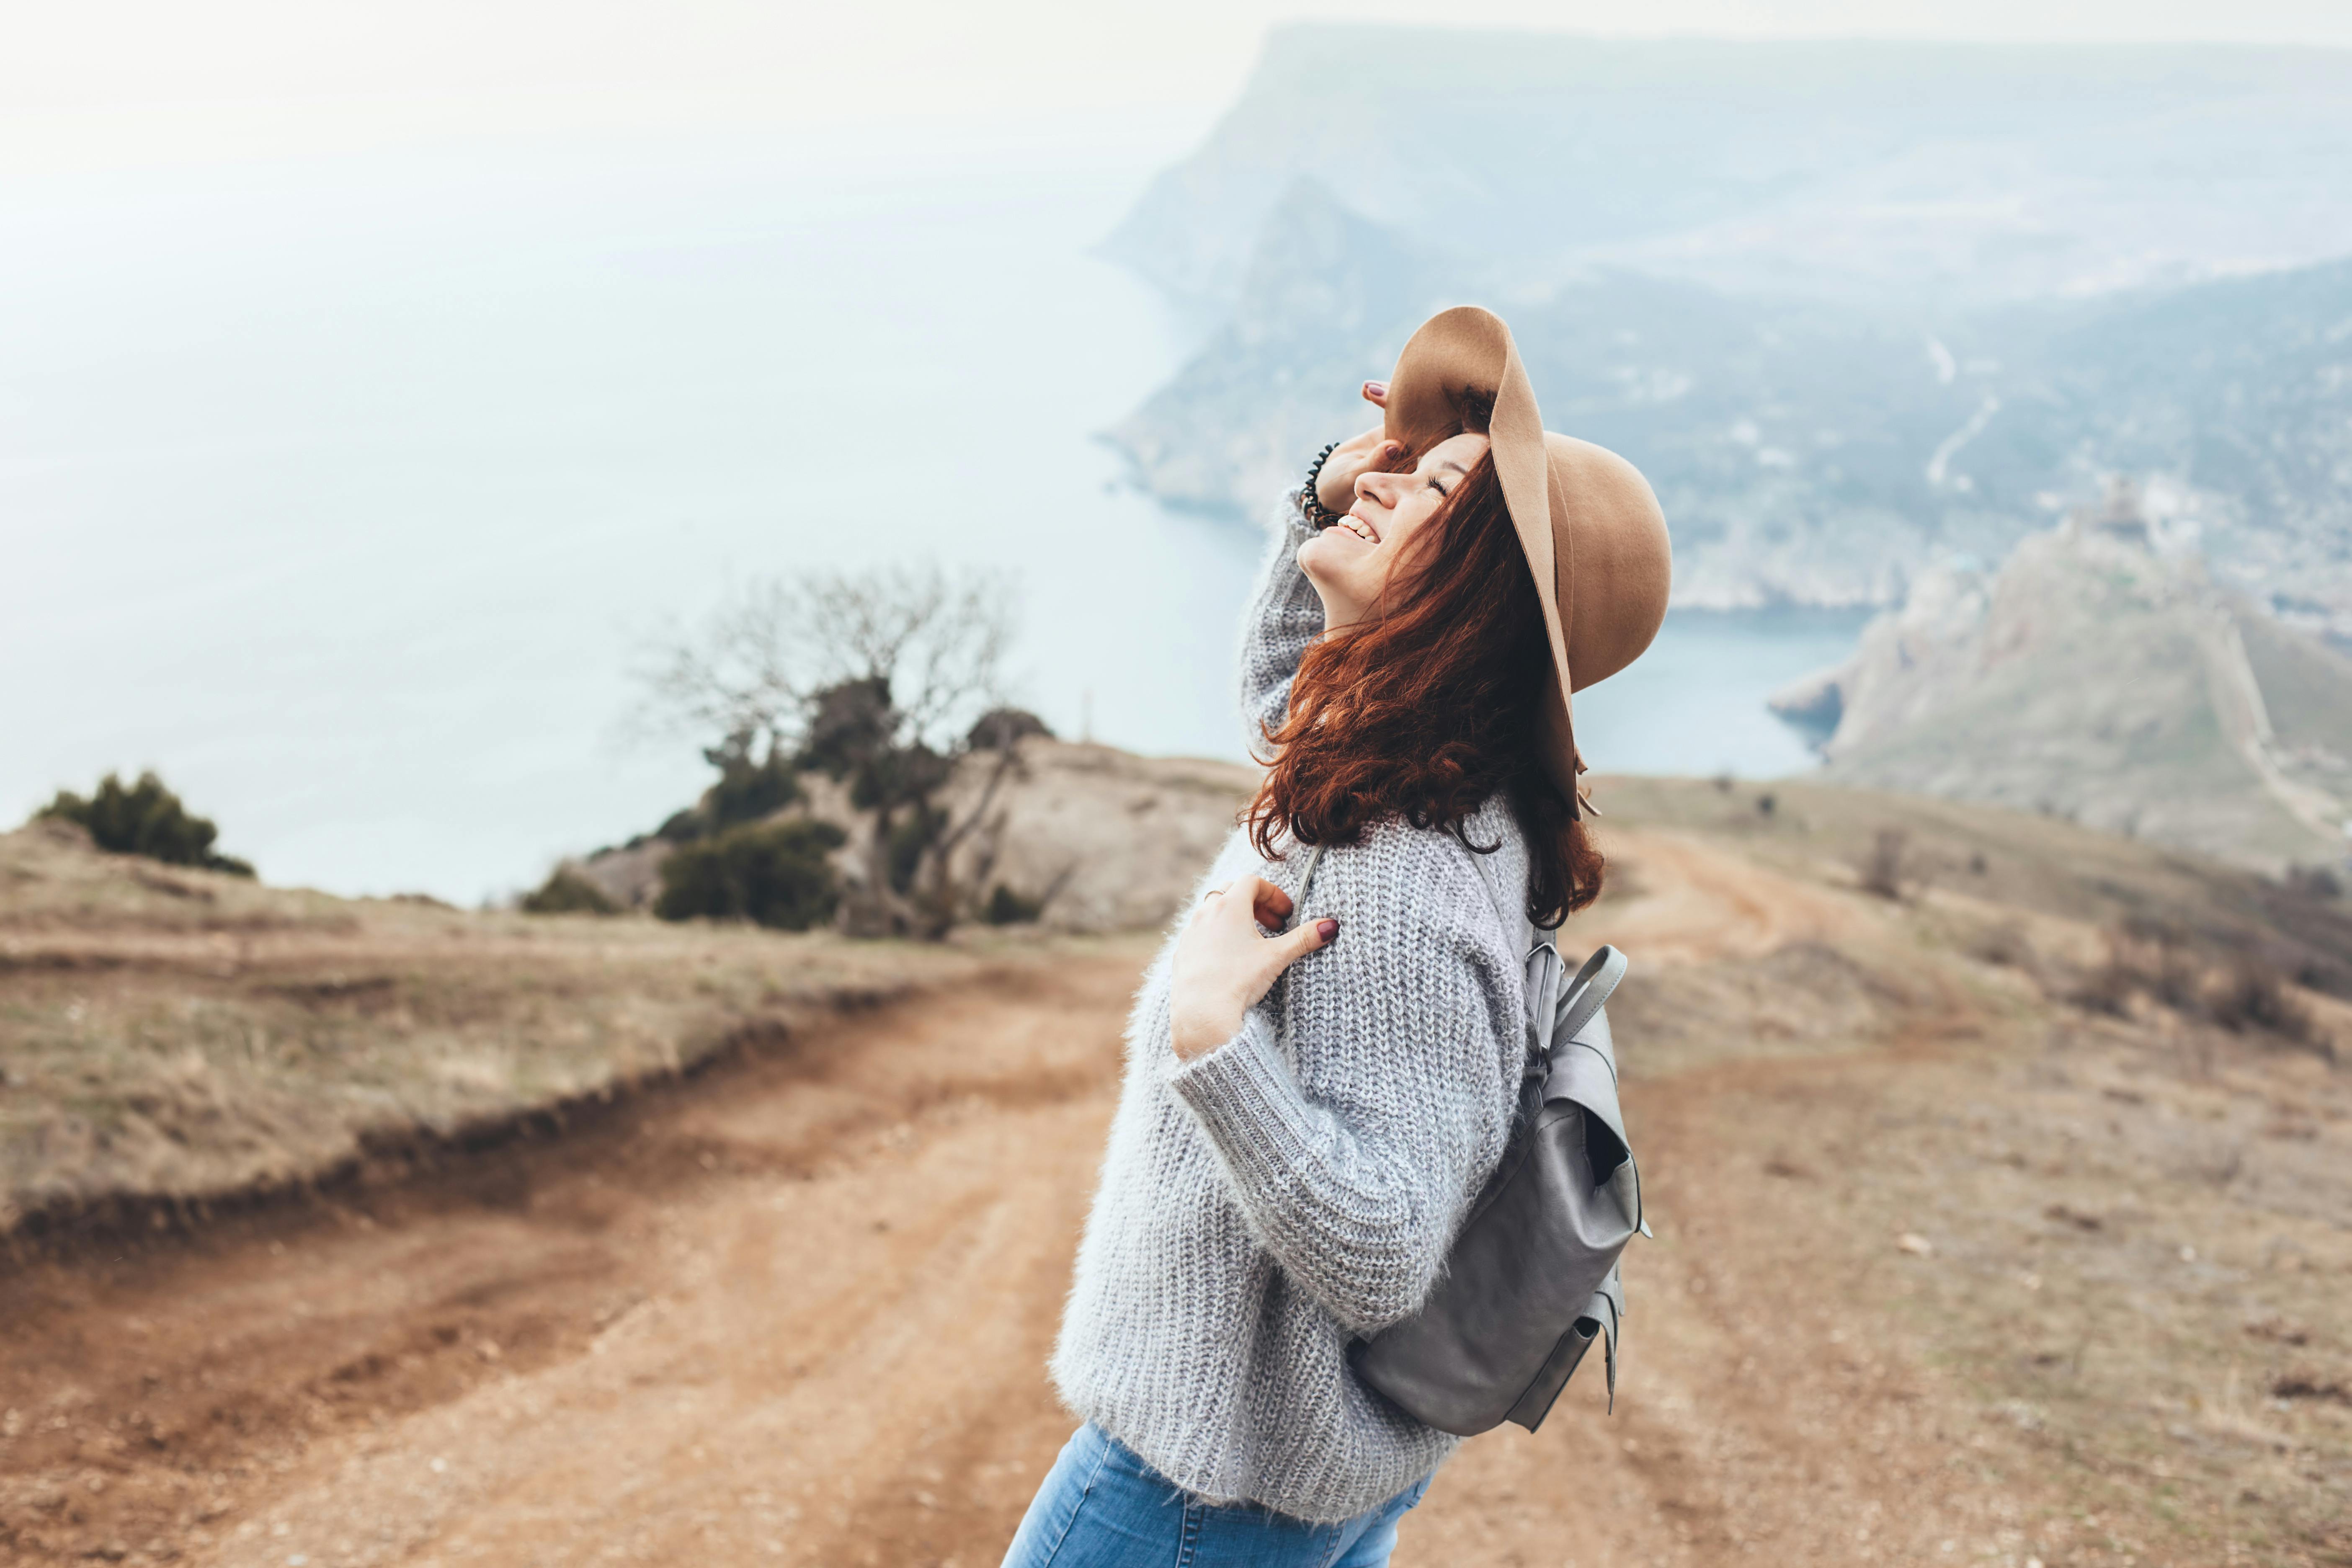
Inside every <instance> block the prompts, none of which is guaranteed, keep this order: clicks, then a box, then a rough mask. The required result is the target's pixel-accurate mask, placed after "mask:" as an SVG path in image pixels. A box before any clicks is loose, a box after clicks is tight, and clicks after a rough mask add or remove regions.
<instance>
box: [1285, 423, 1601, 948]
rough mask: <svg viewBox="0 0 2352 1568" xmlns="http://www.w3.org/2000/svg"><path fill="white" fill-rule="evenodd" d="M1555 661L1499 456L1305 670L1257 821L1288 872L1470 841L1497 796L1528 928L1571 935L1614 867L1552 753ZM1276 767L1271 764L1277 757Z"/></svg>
mask: <svg viewBox="0 0 2352 1568" xmlns="http://www.w3.org/2000/svg"><path fill="white" fill-rule="evenodd" d="M1550 671H1551V654H1550V649H1549V644H1548V642H1547V640H1546V637H1545V634H1544V622H1543V606H1542V605H1541V604H1540V603H1539V602H1538V599H1537V597H1536V586H1535V582H1534V579H1533V578H1531V577H1530V576H1529V575H1528V563H1527V557H1526V556H1525V555H1524V554H1523V553H1522V552H1521V551H1520V549H1519V541H1518V535H1517V533H1516V532H1515V531H1513V530H1512V527H1511V517H1510V512H1509V510H1508V509H1507V508H1506V507H1505V505H1504V503H1503V488H1502V484H1501V482H1500V481H1499V480H1498V479H1496V477H1495V467H1494V462H1493V459H1492V458H1491V456H1489V457H1486V458H1480V459H1479V460H1478V462H1477V463H1476V464H1475V466H1474V467H1473V468H1472V469H1471V471H1470V473H1469V474H1468V476H1467V477H1466V478H1465V479H1463V481H1462V483H1461V484H1459V485H1458V486H1456V487H1455V488H1454V494H1453V495H1452V496H1451V497H1449V498H1448V499H1447V500H1445V502H1444V504H1443V505H1442V506H1440V507H1439V509H1438V510H1437V511H1436V513H1435V514H1434V515H1433V516H1432V517H1431V518H1430V520H1429V521H1427V522H1426V523H1424V524H1423V526H1422V527H1421V528H1420V529H1419V530H1418V531H1416V533H1415V534H1414V536H1413V538H1412V539H1411V540H1410V541H1408V542H1407V543H1406V546H1405V549H1404V552H1403V554H1402V556H1401V557H1400V558H1399V560H1398V562H1397V563H1396V565H1395V566H1394V568H1393V569H1392V570H1391V574H1390V578H1389V583H1388V586H1387V587H1386V588H1385V589H1384V590H1383V591H1382V593H1381V598H1380V600H1379V602H1378V603H1376V604H1375V605H1373V606H1372V608H1371V611H1370V614H1368V615H1367V616H1365V617H1364V618H1363V619H1362V620H1360V621H1358V622H1356V623H1355V624H1354V625H1352V626H1342V627H1340V628H1339V629H1338V630H1336V631H1332V632H1329V633H1327V634H1326V635H1325V636H1323V637H1321V638H1319V639H1318V640H1317V641H1316V642H1315V643H1314V644H1313V645H1312V646H1311V647H1308V648H1307V654H1306V657H1305V658H1302V659H1301V660H1300V661H1299V665H1298V675H1297V679H1296V680H1294V681H1293V682H1292V684H1291V688H1290V710H1289V713H1288V716H1287V717H1286V719H1285V720H1284V721H1283V724H1282V727H1281V728H1280V729H1279V730H1275V731H1268V732H1266V736H1265V739H1266V742H1267V744H1268V746H1269V747H1270V748H1271V749H1272V752H1273V756H1272V759H1271V761H1269V762H1267V763H1266V774H1265V783H1264V784H1261V785H1260V786H1259V788H1258V792H1257V798H1256V799H1255V800H1254V801H1252V802H1251V803H1250V806H1249V809H1248V811H1247V812H1245V813H1244V816H1243V821H1244V823H1246V824H1247V826H1248V827H1249V830H1250V840H1251V842H1252V843H1254V844H1255V845H1256V846H1257V849H1258V853H1260V854H1261V855H1264V856H1265V857H1267V858H1269V859H1271V858H1274V857H1275V856H1276V841H1277V840H1278V839H1280V838H1281V837H1282V836H1283V835H1284V834H1285V833H1287V834H1288V835H1289V836H1290V837H1292V838H1294V839H1296V840H1297V842H1299V843H1301V844H1349V843H1353V842H1354V841H1355V840H1356V839H1357V838H1359V837H1361V835H1362V834H1363V831H1364V829H1365V828H1367V827H1369V826H1372V825H1373V824H1374V823H1377V822H1381V821H1385V820H1387V819H1388V818H1390V817H1392V816H1401V817H1402V818H1404V819H1405V820H1406V821H1407V822H1409V823H1411V824H1412V826H1415V827H1436V828H1440V829H1444V830H1447V831H1450V832H1452V833H1454V835H1455V836H1456V837H1460V838H1461V839H1462V841H1463V843H1464V844H1465V846H1467V847H1469V848H1471V849H1472V850H1474V851H1475V852H1477V853H1480V854H1492V853H1493V852H1494V851H1495V849H1496V846H1495V845H1491V844H1489V845H1483V846H1482V845H1476V844H1471V843H1470V840H1469V838H1468V837H1467V835H1466V833H1465V829H1464V826H1463V824H1464V822H1465V819H1466V818H1467V817H1468V816H1469V815H1470V814H1471V813H1472V812H1473V811H1475V810H1476V809H1477V808H1478V807H1479V805H1482V804H1483V803H1485V802H1486V800H1487V799H1489V798H1490V797H1492V796H1493V795H1496V793H1497V792H1500V793H1502V794H1503V795H1505V796H1506V797H1507V799H1508V800H1509V802H1510V805H1511V809H1512V813H1513V815H1514V816H1517V819H1518V824H1519V829H1520V831H1521V832H1522V833H1523V834H1524V835H1526V837H1527V842H1528V860H1529V876H1528V918H1529V919H1530V920H1532V921H1535V922H1536V923H1537V924H1538V925H1540V926H1544V927H1547V928H1549V927H1556V926H1558V925H1559V923H1560V922H1561V921H1564V920H1566V919H1567V918H1568V917H1569V916H1570V914H1573V913H1574V912H1575V911H1577V910H1580V909H1582V908H1584V907H1585V906H1586V905H1587V904H1590V903H1591V902H1592V900H1594V899H1596V898H1598V897H1599V896H1600V894H1601V878H1602V875H1603V873H1604V871H1605V869H1606V867H1605V864H1604V862H1603V861H1602V859H1601V851H1600V850H1599V849H1598V848H1597V847H1594V845H1593V843H1592V839H1591V835H1590V834H1589V833H1587V832H1586V830H1585V826H1584V824H1583V823H1582V822H1581V821H1580V820H1579V819H1578V817H1577V816H1576V815H1575V813H1574V812H1573V811H1572V810H1571V809H1570V805H1569V802H1568V800H1567V799H1566V798H1565V797H1564V796H1563V795H1561V794H1560V792H1559V786H1558V785H1557V784H1554V783H1553V782H1552V780H1551V777H1550V774H1549V773H1548V772H1547V771H1546V770H1545V768H1544V765H1543V763H1542V760H1541V752H1540V749H1539V744H1538V742H1539V740H1540V737H1541V735H1542V725H1543V717H1544V704H1545V703H1546V702H1547V701H1548V700H1549V697H1550V692H1549V685H1548V679H1549V674H1550ZM1261 760H1264V759H1261Z"/></svg>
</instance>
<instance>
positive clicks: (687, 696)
mask: <svg viewBox="0 0 2352 1568" xmlns="http://www.w3.org/2000/svg"><path fill="white" fill-rule="evenodd" d="M1011 601H1012V594H1011V591H1010V589H1009V586H1008V585H1007V584H1005V583H1004V582H1003V579H1001V578H998V577H996V576H993V575H992V574H985V573H976V572H975V573H967V574H961V575H960V576H955V577H950V576H949V575H948V574H946V573H944V572H942V571H940V569H939V568H937V567H935V566H934V567H920V568H917V567H904V566H885V567H877V568H875V569H873V570H870V571H865V572H811V573H806V574H802V575H800V576H796V577H789V578H783V577H775V578H766V579H762V580H761V581H758V582H754V583H751V584H746V585H744V586H743V587H741V588H740V589H739V590H737V591H736V592H735V593H734V594H732V595H730V596H729V597H728V598H727V599H726V600H725V601H723V602H722V603H720V604H719V606H718V607H717V608H716V609H714V610H712V611H711V612H710V614H709V616H707V617H706V618H705V619H704V621H703V623H702V625H701V626H699V627H698V629H696V630H694V631H692V632H688V633H683V634H673V635H671V636H669V637H665V638H662V639H660V640H659V641H658V642H656V644H655V645H654V646H653V647H652V649H651V650H650V651H651V656H652V657H651V658H649V659H648V661H647V662H646V665H645V667H644V668H642V669H641V671H640V683H641V685H642V686H643V687H644V689H645V698H646V700H645V704H644V708H643V710H642V712H641V715H640V717H641V719H642V720H643V721H646V722H648V723H649V724H650V726H651V727H653V728H656V729H666V730H684V731H689V732H693V733H698V734H704V735H735V734H742V735H750V736H763V737H765V738H767V739H769V740H771V741H774V742H782V743H783V744H785V745H786V746H788V747H789V746H790V745H792V744H793V742H795V741H797V740H798V739H799V737H800V736H801V734H802V733H803V729H804V726H805V724H806V722H807V719H808V715H809V709H810V704H811V703H813V702H814V700H816V697H817V695H818V693H820V692H823V691H825V690H828V689H833V688H835V687H839V686H842V685H844V684H845V683H848V682H851V681H858V680H874V679H879V680H882V681H884V682H886V683H887V685H888V687H889V689H890V698H891V701H892V704H893V705H894V706H895V707H896V708H897V710H898V713H899V715H900V716H901V718H902V720H903V721H904V726H905V728H904V731H903V733H904V735H905V738H906V739H908V741H911V742H922V743H924V744H927V745H929V746H931V747H932V748H933V749H934V750H940V751H944V750H945V749H946V748H947V745H948V744H949V743H950V742H951V741H952V740H953V739H954V737H955V735H956V734H957V733H958V732H959V731H961V729H962V728H963V727H964V726H967V725H969V724H970V723H971V721H973V720H975V719H977V718H978V717H979V716H980V715H981V713H982V712H983V711H985V710H988V709H989V708H992V707H994V706H996V705H997V703H998V702H999V701H1000V700H1001V698H1002V691H1001V675H1002V668H1001V667H1002V664H1003V658H1004V649H1005V647H1006V646H1007V644H1009V643H1010V641H1011V640H1012V635H1013V614H1012V604H1011Z"/></svg>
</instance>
